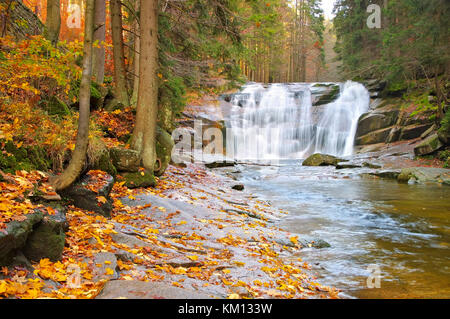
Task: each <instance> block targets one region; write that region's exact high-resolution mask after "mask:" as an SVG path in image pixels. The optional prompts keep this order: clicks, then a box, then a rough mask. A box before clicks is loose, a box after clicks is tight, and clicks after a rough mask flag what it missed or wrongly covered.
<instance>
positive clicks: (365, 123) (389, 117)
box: [356, 107, 400, 137]
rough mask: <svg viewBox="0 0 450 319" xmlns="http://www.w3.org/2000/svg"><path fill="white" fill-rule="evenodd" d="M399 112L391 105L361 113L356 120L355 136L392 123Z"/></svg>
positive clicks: (395, 120)
mask: <svg viewBox="0 0 450 319" xmlns="http://www.w3.org/2000/svg"><path fill="white" fill-rule="evenodd" d="M399 114H400V111H399V110H397V109H395V108H392V107H384V108H382V109H377V110H376V111H374V112H370V113H366V114H363V115H362V116H361V117H360V119H359V121H358V129H357V131H356V137H360V136H363V135H366V134H368V133H370V132H374V131H377V130H380V129H383V128H386V127H390V126H392V125H394V124H395V123H396V122H397V119H398V116H399Z"/></svg>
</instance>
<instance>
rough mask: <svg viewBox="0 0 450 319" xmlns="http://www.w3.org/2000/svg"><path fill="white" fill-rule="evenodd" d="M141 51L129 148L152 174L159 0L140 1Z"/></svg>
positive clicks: (156, 110)
mask: <svg viewBox="0 0 450 319" xmlns="http://www.w3.org/2000/svg"><path fill="white" fill-rule="evenodd" d="M140 23H141V51H140V62H139V65H140V72H139V74H140V77H139V93H138V104H137V114H136V126H135V129H134V132H133V139H132V147H133V148H134V149H135V150H138V151H140V152H141V156H142V163H143V165H144V168H145V169H146V170H147V171H148V172H149V173H153V171H154V165H155V162H156V121H157V115H158V80H157V76H156V73H157V70H158V1H157V0H141V21H140Z"/></svg>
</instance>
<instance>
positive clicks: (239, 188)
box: [231, 184, 245, 191]
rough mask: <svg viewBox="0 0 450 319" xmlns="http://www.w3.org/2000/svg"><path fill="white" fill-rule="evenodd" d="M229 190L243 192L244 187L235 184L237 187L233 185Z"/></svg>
mask: <svg viewBox="0 0 450 319" xmlns="http://www.w3.org/2000/svg"><path fill="white" fill-rule="evenodd" d="M231 188H232V189H234V190H237V191H243V190H244V188H245V187H244V185H242V184H237V185H234V186H233V187H231Z"/></svg>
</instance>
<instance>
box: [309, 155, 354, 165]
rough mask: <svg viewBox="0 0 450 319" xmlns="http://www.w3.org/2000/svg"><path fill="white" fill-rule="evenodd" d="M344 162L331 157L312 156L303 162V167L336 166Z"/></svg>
mask: <svg viewBox="0 0 450 319" xmlns="http://www.w3.org/2000/svg"><path fill="white" fill-rule="evenodd" d="M345 161H346V160H344V159H341V158H337V157H335V156H331V155H325V154H318V153H317V154H314V155H311V156H310V157H308V158H307V159H306V160H304V161H303V164H302V165H303V166H336V165H337V164H338V163H340V162H345Z"/></svg>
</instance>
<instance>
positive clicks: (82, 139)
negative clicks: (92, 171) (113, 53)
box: [50, 0, 94, 191]
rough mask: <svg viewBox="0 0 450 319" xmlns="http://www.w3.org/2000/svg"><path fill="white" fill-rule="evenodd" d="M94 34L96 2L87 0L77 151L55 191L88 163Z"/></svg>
mask: <svg viewBox="0 0 450 319" xmlns="http://www.w3.org/2000/svg"><path fill="white" fill-rule="evenodd" d="M93 33H94V0H86V18H85V37H84V49H83V73H82V77H81V86H80V113H79V119H78V132H77V141H76V144H75V150H74V152H73V155H72V159H71V161H70V164H69V166H68V167H67V168H66V169H65V170H64V172H63V173H62V174H61V175H59V176H57V177H56V178H53V179H52V180H51V181H50V182H51V184H52V185H53V187H54V188H55V190H57V191H60V190H64V189H66V188H67V187H69V186H70V185H72V183H73V182H75V180H76V179H77V178H78V176H79V175H80V173H81V171H82V169H83V167H84V164H85V162H86V152H87V148H88V145H89V113H90V99H91V76H92V42H93V41H92V38H93Z"/></svg>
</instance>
